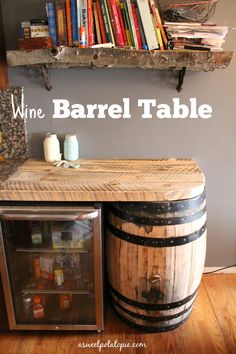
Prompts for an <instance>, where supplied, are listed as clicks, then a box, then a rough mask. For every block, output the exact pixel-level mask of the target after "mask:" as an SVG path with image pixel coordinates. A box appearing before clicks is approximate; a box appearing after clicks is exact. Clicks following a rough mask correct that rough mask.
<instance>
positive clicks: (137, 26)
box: [131, 4, 143, 49]
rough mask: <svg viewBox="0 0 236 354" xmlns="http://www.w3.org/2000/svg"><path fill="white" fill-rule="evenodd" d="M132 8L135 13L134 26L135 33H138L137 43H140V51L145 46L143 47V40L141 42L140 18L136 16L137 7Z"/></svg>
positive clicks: (132, 5)
mask: <svg viewBox="0 0 236 354" xmlns="http://www.w3.org/2000/svg"><path fill="white" fill-rule="evenodd" d="M131 8H132V12H133V18H134V26H135V32H136V36H137V41H138V47H139V49H142V47H143V45H142V40H141V36H140V30H139V25H138V17H137V14H136V10H135V5H134V4H131Z"/></svg>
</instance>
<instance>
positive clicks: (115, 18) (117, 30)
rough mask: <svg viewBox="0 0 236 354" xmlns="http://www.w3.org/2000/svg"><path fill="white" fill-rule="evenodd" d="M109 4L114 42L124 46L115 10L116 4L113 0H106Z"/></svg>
mask: <svg viewBox="0 0 236 354" xmlns="http://www.w3.org/2000/svg"><path fill="white" fill-rule="evenodd" d="M108 2H109V3H110V6H111V12H112V17H113V21H114V29H115V36H116V42H117V44H118V45H119V46H120V47H124V46H125V43H124V38H123V35H122V30H121V25H120V20H119V16H118V11H117V6H116V2H115V0H108Z"/></svg>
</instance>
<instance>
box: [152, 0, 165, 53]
mask: <svg viewBox="0 0 236 354" xmlns="http://www.w3.org/2000/svg"><path fill="white" fill-rule="evenodd" d="M149 1H150V7H151V10H152V13H153V16H154V19H155V21H156V24H157V27H158V28H159V29H160V32H161V37H162V44H163V47H166V46H167V37H166V33H165V30H164V28H163V25H162V20H161V16H160V13H159V10H158V4H157V0H149ZM155 2H156V5H155ZM158 38H159V35H158ZM159 43H160V41H159Z"/></svg>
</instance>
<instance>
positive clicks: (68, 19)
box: [66, 0, 73, 47]
mask: <svg viewBox="0 0 236 354" xmlns="http://www.w3.org/2000/svg"><path fill="white" fill-rule="evenodd" d="M66 24H67V42H68V46H69V47H72V44H73V42H72V22H71V8H70V0H66Z"/></svg>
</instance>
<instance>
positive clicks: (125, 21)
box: [120, 4, 132, 47]
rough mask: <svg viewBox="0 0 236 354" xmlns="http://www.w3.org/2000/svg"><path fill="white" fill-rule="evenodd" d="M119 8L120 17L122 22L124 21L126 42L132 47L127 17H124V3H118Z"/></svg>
mask: <svg viewBox="0 0 236 354" xmlns="http://www.w3.org/2000/svg"><path fill="white" fill-rule="evenodd" d="M120 10H121V13H122V18H123V22H124V27H125V34H126V38H127V43H128V46H129V47H132V40H131V35H130V31H129V25H128V22H127V18H126V13H125V8H124V4H120Z"/></svg>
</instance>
